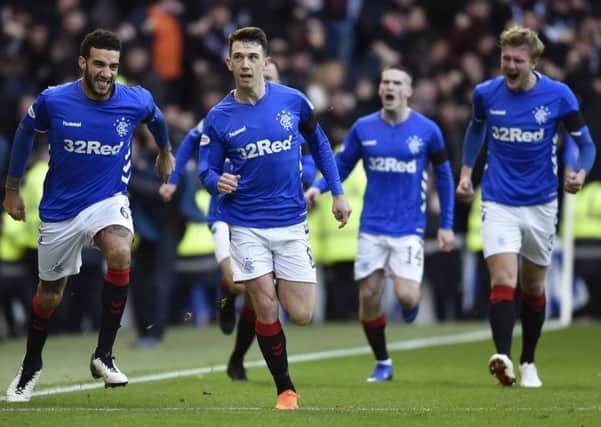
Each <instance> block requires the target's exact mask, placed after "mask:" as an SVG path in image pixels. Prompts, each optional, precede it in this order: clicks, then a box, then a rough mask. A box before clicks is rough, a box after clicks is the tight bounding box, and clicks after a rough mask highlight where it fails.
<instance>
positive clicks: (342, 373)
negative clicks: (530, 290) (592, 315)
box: [0, 323, 601, 427]
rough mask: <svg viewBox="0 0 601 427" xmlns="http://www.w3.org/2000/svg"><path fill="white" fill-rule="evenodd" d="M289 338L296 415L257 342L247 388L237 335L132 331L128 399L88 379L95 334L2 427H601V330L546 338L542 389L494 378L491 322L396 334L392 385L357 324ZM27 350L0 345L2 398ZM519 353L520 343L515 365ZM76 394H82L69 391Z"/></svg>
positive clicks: (66, 344) (74, 340) (62, 357)
mask: <svg viewBox="0 0 601 427" xmlns="http://www.w3.org/2000/svg"><path fill="white" fill-rule="evenodd" d="M516 329H517V328H516ZM285 332H286V335H287V339H288V351H289V355H290V356H291V361H292V362H291V364H290V373H291V376H292V378H293V380H294V382H295V385H296V387H297V391H298V392H299V393H300V395H301V399H300V401H299V404H300V407H301V408H300V409H299V410H298V411H277V410H275V409H273V407H274V405H275V398H276V395H275V387H274V385H273V382H272V380H271V377H270V375H269V372H268V371H267V368H266V367H265V366H264V365H263V364H262V363H261V355H260V353H259V351H258V347H257V345H256V344H254V345H253V347H252V349H251V352H250V353H249V355H248V356H247V361H248V362H249V363H248V366H249V367H248V370H247V373H248V377H249V381H248V382H247V383H235V382H232V381H230V380H229V378H228V377H227V376H226V375H225V373H224V372H223V370H224V363H225V362H226V361H227V357H228V356H229V352H230V351H231V347H232V345H233V337H231V336H230V337H226V336H223V335H222V334H221V333H220V332H219V331H218V329H217V328H216V327H209V328H203V329H193V328H177V329H171V330H169V332H168V335H167V337H166V339H165V341H164V343H163V344H162V345H161V346H159V347H157V348H153V349H135V348H133V347H131V345H130V344H131V342H132V341H133V339H134V336H133V335H132V334H131V333H128V332H125V333H122V334H120V335H119V337H118V345H117V347H116V349H115V355H116V356H117V363H118V365H119V367H120V368H121V369H122V370H123V371H124V372H126V373H127V374H128V376H129V377H130V380H131V381H132V382H131V383H130V384H129V385H128V386H127V387H125V388H118V389H104V388H101V387H98V386H101V384H99V383H98V382H96V383H94V382H93V381H92V379H91V377H90V374H89V370H88V362H89V357H90V354H91V352H92V350H93V348H94V345H95V340H96V336H95V335H93V336H80V335H77V336H51V337H49V339H48V342H47V345H46V348H45V352H44V371H43V373H42V377H41V379H40V381H39V383H38V385H37V386H36V390H37V391H38V392H44V391H47V392H48V393H49V394H47V395H39V396H34V397H33V398H32V400H31V402H29V403H25V404H9V403H7V402H5V401H0V425H1V426H36V427H38V426H107V425H111V426H184V425H195V426H205V425H206V426H209V425H210V426H221V425H223V426H238V425H248V426H261V427H269V426H286V427H288V426H303V427H309V426H328V427H330V426H344V427H352V426H395V425H403V426H413V425H420V426H479V427H480V426H482V425H512V426H537V425H544V426H579V427H580V426H587V427H588V426H599V425H601V364H600V363H599V361H600V360H601V358H600V356H599V354H601V340H600V339H599V337H600V336H601V325H600V324H585V323H582V324H576V325H573V326H571V327H570V328H567V329H561V330H554V331H551V330H548V331H545V332H544V333H543V337H542V338H541V342H540V344H539V350H538V354H537V366H538V370H539V374H540V376H541V379H542V381H543V383H544V386H543V387H542V388H541V389H523V388H520V387H519V386H516V387H509V388H508V387H505V388H504V387H501V386H498V385H497V384H496V383H495V381H494V379H493V378H492V377H490V376H489V374H488V372H487V360H488V357H489V356H490V354H491V353H492V352H493V347H492V342H491V340H490V338H488V337H487V336H488V326H487V325H486V324H484V323H478V324H452V325H441V326H419V327H408V326H405V325H401V324H390V325H388V327H387V331H386V333H387V338H388V342H389V343H390V347H391V348H395V349H397V350H392V351H391V352H390V353H391V357H392V359H393V365H394V368H395V377H394V379H393V381H390V382H387V383H384V384H373V383H369V384H368V383H367V382H366V381H365V379H366V378H367V376H368V375H369V374H370V372H371V370H372V368H373V365H374V362H373V356H372V355H371V353H370V352H369V350H368V348H367V347H366V341H365V338H364V337H363V332H362V330H361V328H360V326H359V324H357V323H349V324H326V325H315V326H308V327H304V328H301V327H294V326H290V325H286V326H285ZM24 347H25V342H24V340H16V341H4V342H2V343H0V386H1V387H2V388H4V387H6V386H7V385H8V383H9V382H10V380H11V379H12V378H13V376H14V373H15V371H16V369H17V367H18V365H19V362H20V361H21V358H22V356H23V352H24ZM520 348H521V342H520V337H516V338H515V340H514V350H513V352H514V359H517V358H518V357H519V351H520ZM516 370H517V367H516ZM166 373H167V375H165V374H166ZM150 380H152V381H150ZM94 384H95V385H94ZM69 386H71V388H72V389H75V390H76V391H71V392H59V391H60V389H58V388H59V387H69ZM92 387H97V388H92ZM63 390H64V389H63Z"/></svg>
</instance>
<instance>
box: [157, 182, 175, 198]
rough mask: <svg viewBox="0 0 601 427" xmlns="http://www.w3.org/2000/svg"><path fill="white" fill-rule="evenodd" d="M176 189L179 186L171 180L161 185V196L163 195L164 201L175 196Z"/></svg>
mask: <svg viewBox="0 0 601 427" xmlns="http://www.w3.org/2000/svg"><path fill="white" fill-rule="evenodd" d="M175 190H177V186H176V185H175V184H171V183H170V182H167V183H163V184H161V186H160V187H159V196H161V199H163V202H168V201H170V200H171V199H172V198H173V194H175Z"/></svg>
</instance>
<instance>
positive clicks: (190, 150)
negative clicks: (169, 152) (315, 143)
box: [169, 120, 315, 227]
mask: <svg viewBox="0 0 601 427" xmlns="http://www.w3.org/2000/svg"><path fill="white" fill-rule="evenodd" d="M203 127H204V120H201V121H200V122H199V123H198V125H196V126H195V127H193V128H192V129H190V131H189V132H188V133H187V134H186V137H185V138H184V139H183V141H182V143H181V144H180V146H179V147H178V149H177V155H176V158H175V170H174V171H173V173H172V174H171V176H170V177H169V182H170V183H171V184H174V185H177V182H178V181H179V178H180V176H181V174H182V172H183V171H184V168H185V167H186V164H187V163H188V161H189V160H190V159H191V158H192V156H193V155H194V153H195V152H197V153H198V156H197V157H198V158H199V156H201V155H202V156H205V157H206V155H207V154H208V152H207V150H199V147H200V138H201V136H202V130H203ZM199 163H200V161H199ZM301 170H302V181H303V184H304V185H311V184H312V183H313V181H314V179H315V164H314V162H313V157H311V155H303V156H302V159H301ZM223 171H224V172H228V173H232V164H231V162H230V161H229V160H226V162H225V163H224V165H223ZM222 197H223V195H222V194H219V195H214V196H212V197H211V202H210V204H209V211H208V212H207V213H206V221H207V224H208V225H209V227H210V226H211V225H212V224H213V223H214V222H215V221H218V220H219V218H218V217H217V215H218V209H217V206H218V204H219V201H220V199H221V198H222Z"/></svg>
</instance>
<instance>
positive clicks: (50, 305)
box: [4, 29, 173, 402]
mask: <svg viewBox="0 0 601 427" xmlns="http://www.w3.org/2000/svg"><path fill="white" fill-rule="evenodd" d="M120 50H121V43H120V41H119V39H118V38H117V36H116V35H115V34H114V33H112V32H109V31H106V30H101V29H98V30H95V31H93V32H91V33H89V34H87V35H86V37H85V38H84V40H83V42H82V43H81V46H80V56H79V60H78V63H79V67H80V69H81V71H82V73H83V77H82V78H81V79H79V80H77V81H74V82H71V83H66V84H62V85H59V86H54V87H50V88H48V89H46V90H45V91H44V92H42V94H41V95H40V96H39V97H38V98H37V99H36V100H35V102H34V103H33V105H32V106H31V107H30V108H29V110H28V112H27V114H26V115H25V117H24V118H23V119H22V120H21V122H20V124H19V127H18V129H17V132H16V134H15V139H14V144H13V148H12V153H11V159H10V165H9V173H8V175H9V176H8V177H7V180H6V195H5V199H4V208H5V209H6V211H7V212H8V214H9V215H10V216H11V217H12V218H14V219H16V220H25V214H24V203H23V199H22V198H21V196H20V193H19V181H20V178H21V177H22V176H23V173H24V170H25V164H26V162H27V157H28V156H29V153H30V151H31V147H32V144H33V136H34V132H48V140H49V144H50V163H49V170H48V173H47V175H46V179H45V182H44V194H43V197H42V201H41V203H40V218H41V220H42V223H41V226H40V236H39V246H38V259H39V260H38V264H39V277H40V282H39V284H38V288H37V292H36V294H35V296H34V298H33V302H32V308H31V320H30V325H29V330H28V337H27V351H26V353H25V358H24V359H23V363H22V365H21V367H20V368H19V370H18V372H17V376H16V377H15V379H14V380H13V381H12V382H11V384H10V385H9V387H8V390H7V400H8V401H10V402H25V401H28V400H29V399H30V397H31V394H32V392H33V388H34V386H35V383H36V381H37V380H38V378H39V376H40V373H41V372H42V348H43V347H44V343H45V341H46V336H47V325H48V322H49V320H50V318H51V317H52V314H53V312H54V311H55V309H56V307H57V306H58V305H59V303H60V302H61V300H62V296H63V291H64V289H65V285H66V284H67V278H68V277H69V276H71V275H75V274H77V273H79V270H80V267H81V250H82V248H83V247H84V246H86V245H95V246H96V247H98V248H99V249H100V250H101V251H102V253H103V254H104V257H105V258H106V263H107V267H108V268H107V272H106V274H105V276H104V287H103V291H102V302H101V304H102V309H101V310H102V317H101V324H100V330H99V334H98V346H97V347H96V350H95V351H94V353H93V354H92V359H91V362H90V370H91V372H92V376H94V378H102V379H103V380H104V382H105V384H106V386H107V387H115V386H124V385H126V384H127V381H128V379H127V376H126V375H125V374H123V373H122V372H121V371H120V370H119V369H118V368H117V365H116V364H115V362H114V357H113V355H112V350H113V344H114V342H115V337H116V334H117V330H118V329H119V327H120V322H121V316H122V314H123V309H124V308H125V302H126V299H127V291H128V286H129V274H130V262H131V243H132V239H133V223H132V219H131V215H130V210H129V203H128V199H127V196H126V194H127V183H128V180H129V175H130V171H131V168H130V165H131V139H132V135H133V132H134V130H135V128H136V126H137V125H138V124H139V123H141V122H143V123H147V124H148V127H149V129H150V130H151V131H152V133H153V135H154V137H155V139H156V141H157V144H158V145H159V147H160V152H159V154H158V156H157V160H156V172H157V174H158V175H159V176H160V177H161V178H162V179H164V180H167V179H168V177H169V175H170V174H171V172H172V170H173V156H172V155H171V149H170V145H169V139H168V134H167V124H166V122H165V119H164V118H163V115H162V113H161V111H160V110H159V108H158V107H157V106H156V105H155V103H154V100H153V98H152V96H151V94H150V93H149V92H148V91H147V90H145V89H143V88H141V87H131V88H130V87H126V86H123V85H120V84H117V83H115V78H116V77H117V71H118V69H119V56H120Z"/></svg>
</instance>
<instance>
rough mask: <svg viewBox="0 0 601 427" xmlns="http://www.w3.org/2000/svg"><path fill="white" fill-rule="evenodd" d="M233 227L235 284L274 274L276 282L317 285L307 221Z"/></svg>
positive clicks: (231, 231) (231, 245)
mask: <svg viewBox="0 0 601 427" xmlns="http://www.w3.org/2000/svg"><path fill="white" fill-rule="evenodd" d="M229 227H230V236H231V240H230V251H231V254H232V271H233V272H234V281H236V282H243V281H246V280H250V279H255V278H257V277H260V276H263V275H264V274H267V273H270V272H273V273H274V275H275V278H276V279H284V280H289V281H293V282H308V283H317V277H316V272H315V263H314V262H313V254H312V252H311V246H310V245H309V227H308V226H307V223H306V222H302V223H300V224H295V225H290V226H287V227H276V228H249V227H242V226H239V225H231V224H230V226H229Z"/></svg>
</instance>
